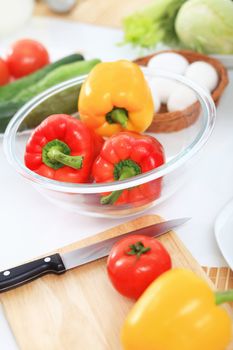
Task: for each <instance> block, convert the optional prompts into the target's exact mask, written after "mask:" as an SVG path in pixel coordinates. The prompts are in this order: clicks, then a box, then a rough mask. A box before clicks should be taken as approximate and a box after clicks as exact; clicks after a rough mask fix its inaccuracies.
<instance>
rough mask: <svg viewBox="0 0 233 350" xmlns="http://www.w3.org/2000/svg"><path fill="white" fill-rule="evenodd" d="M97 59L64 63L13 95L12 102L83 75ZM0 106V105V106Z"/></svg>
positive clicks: (27, 97)
mask: <svg viewBox="0 0 233 350" xmlns="http://www.w3.org/2000/svg"><path fill="white" fill-rule="evenodd" d="M99 62H100V60H99V59H93V60H90V61H79V62H75V63H70V64H66V65H65V66H62V67H59V68H57V69H55V70H54V71H52V72H51V73H49V74H47V75H46V76H45V77H44V78H43V79H41V80H40V81H38V82H37V83H36V84H34V85H32V86H31V87H30V88H28V89H26V90H23V91H21V92H20V93H19V94H18V95H16V96H15V98H14V99H13V102H17V103H18V102H22V103H25V102H26V101H28V100H30V99H31V98H32V97H34V96H36V95H38V94H39V93H41V92H43V91H45V90H47V89H49V88H50V87H52V86H54V85H57V84H60V83H62V82H63V81H66V80H69V79H72V78H75V77H78V76H81V75H85V74H87V73H89V72H90V70H91V69H92V68H93V67H94V66H95V65H96V64H97V63H99ZM0 107H1V106H0Z"/></svg>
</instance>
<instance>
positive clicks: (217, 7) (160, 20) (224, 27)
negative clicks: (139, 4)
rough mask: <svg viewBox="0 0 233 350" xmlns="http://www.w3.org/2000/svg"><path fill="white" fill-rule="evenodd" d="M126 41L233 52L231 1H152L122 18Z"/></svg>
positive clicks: (146, 46) (210, 51)
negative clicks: (147, 5)
mask: <svg viewBox="0 0 233 350" xmlns="http://www.w3.org/2000/svg"><path fill="white" fill-rule="evenodd" d="M123 27H124V32H125V39H124V42H125V43H130V44H132V45H134V46H140V47H145V48H153V47H155V45H156V44H158V43H159V42H163V43H166V44H168V45H172V46H173V45H176V46H177V45H178V46H180V47H181V48H188V49H192V50H195V51H198V52H202V53H207V54H211V53H214V54H217V53H218V54H232V53H233V1H232V0H154V3H153V4H152V5H150V6H149V7H148V8H146V9H144V10H143V11H141V12H137V13H135V14H132V15H131V16H129V17H127V18H125V20H124V23H123Z"/></svg>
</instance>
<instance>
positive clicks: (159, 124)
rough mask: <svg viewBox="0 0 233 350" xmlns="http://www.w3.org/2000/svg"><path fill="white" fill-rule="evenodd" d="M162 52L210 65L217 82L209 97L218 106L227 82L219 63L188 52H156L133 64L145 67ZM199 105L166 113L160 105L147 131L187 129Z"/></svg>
mask: <svg viewBox="0 0 233 350" xmlns="http://www.w3.org/2000/svg"><path fill="white" fill-rule="evenodd" d="M164 52H173V53H178V54H180V55H182V56H184V57H185V58H186V59H187V61H188V62H189V63H193V62H196V61H205V62H207V63H209V64H211V65H212V66H213V67H214V68H215V70H216V72H217V73H218V77H219V81H218V85H217V87H216V88H215V89H214V90H213V91H212V93H211V96H212V98H213V100H214V102H215V104H216V105H218V103H219V100H220V98H221V96H222V94H223V92H224V90H225V88H226V86H227V84H228V82H229V80H228V74H227V70H226V68H225V67H224V66H223V65H222V63H221V62H219V61H218V60H216V59H215V58H212V57H209V56H206V55H203V54H200V53H197V52H194V51H188V50H164V51H158V52H156V53H155V54H152V55H149V56H145V57H141V58H138V59H136V60H135V61H134V62H135V63H137V64H139V65H141V66H147V64H148V62H149V60H150V59H151V58H152V57H154V56H156V55H158V54H161V53H164ZM200 109H201V108H200V103H199V102H196V103H194V104H192V105H191V106H189V107H187V108H186V109H184V110H182V111H175V112H168V111H167V107H166V105H162V106H161V108H160V110H159V112H157V113H155V115H154V119H153V121H152V123H151V125H150V127H149V129H148V131H152V132H173V131H178V130H181V129H184V128H187V127H188V126H189V125H191V124H193V123H194V122H195V121H196V120H197V118H198V116H199V114H200Z"/></svg>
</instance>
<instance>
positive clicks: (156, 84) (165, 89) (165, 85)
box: [149, 77, 180, 104]
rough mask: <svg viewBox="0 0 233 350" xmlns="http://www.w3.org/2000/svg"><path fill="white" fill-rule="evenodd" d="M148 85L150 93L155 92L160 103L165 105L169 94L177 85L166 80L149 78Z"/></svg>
mask: <svg viewBox="0 0 233 350" xmlns="http://www.w3.org/2000/svg"><path fill="white" fill-rule="evenodd" d="M149 85H150V86H151V90H152V91H156V94H157V95H158V97H159V100H160V102H161V103H164V104H166V103H167V101H168V98H169V96H170V95H171V93H172V92H173V91H174V90H176V89H177V88H178V86H180V85H179V83H177V82H175V81H173V80H171V79H166V78H159V77H158V78H151V79H150V80H149Z"/></svg>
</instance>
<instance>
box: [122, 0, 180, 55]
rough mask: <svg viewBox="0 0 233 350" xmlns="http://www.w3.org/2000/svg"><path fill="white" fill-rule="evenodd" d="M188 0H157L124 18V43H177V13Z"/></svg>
mask: <svg viewBox="0 0 233 350" xmlns="http://www.w3.org/2000/svg"><path fill="white" fill-rule="evenodd" d="M186 1H187V0H156V1H155V3H154V4H153V5H151V6H149V7H148V8H146V9H145V10H143V11H142V12H137V13H135V14H133V15H131V16H129V17H127V18H125V19H124V22H123V27H124V32H125V36H124V43H131V44H133V45H134V46H141V47H146V48H150V47H154V46H155V45H156V44H157V43H158V42H164V43H169V44H170V43H175V42H177V40H178V38H177V35H176V32H175V19H176V15H177V13H178V11H179V9H180V7H181V6H182V5H183V3H184V2H186Z"/></svg>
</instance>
